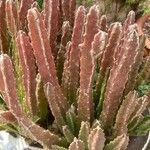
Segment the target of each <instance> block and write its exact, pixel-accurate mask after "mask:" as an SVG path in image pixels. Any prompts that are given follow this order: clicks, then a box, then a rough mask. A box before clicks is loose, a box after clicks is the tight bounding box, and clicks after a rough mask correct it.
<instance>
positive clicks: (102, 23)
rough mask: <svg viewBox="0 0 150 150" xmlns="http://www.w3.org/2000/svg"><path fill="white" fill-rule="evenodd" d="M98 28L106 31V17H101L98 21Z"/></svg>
mask: <svg viewBox="0 0 150 150" xmlns="http://www.w3.org/2000/svg"><path fill="white" fill-rule="evenodd" d="M99 28H100V30H102V31H105V32H106V31H107V17H106V15H103V16H101V18H100V21H99Z"/></svg>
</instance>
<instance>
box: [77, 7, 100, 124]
mask: <svg viewBox="0 0 150 150" xmlns="http://www.w3.org/2000/svg"><path fill="white" fill-rule="evenodd" d="M98 14H99V13H98V8H97V7H96V6H93V7H91V8H90V10H89V13H88V15H87V20H86V25H85V26H86V27H85V34H84V40H83V43H82V44H81V45H80V53H81V56H80V91H79V99H78V114H79V118H80V120H82V121H92V118H93V117H92V116H93V102H92V83H93V73H94V65H95V64H94V60H93V54H92V52H91V48H92V41H93V39H94V35H95V34H96V33H97V32H98Z"/></svg>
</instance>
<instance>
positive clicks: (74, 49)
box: [63, 6, 85, 102]
mask: <svg viewBox="0 0 150 150" xmlns="http://www.w3.org/2000/svg"><path fill="white" fill-rule="evenodd" d="M84 20H85V9H84V7H83V6H81V7H79V8H78V10H77V12H76V17H75V23H74V28H73V34H72V38H71V42H72V43H71V45H70V46H71V47H70V52H69V58H67V59H66V61H68V67H67V68H64V69H68V71H66V70H64V72H68V73H69V74H68V78H69V80H68V81H65V82H64V83H63V88H64V89H65V88H66V87H67V89H68V92H67V95H68V97H70V98H71V99H70V101H71V102H74V100H75V98H76V91H77V89H78V87H79V69H80V66H79V61H80V48H79V44H80V43H81V42H82V38H83V27H84Z"/></svg>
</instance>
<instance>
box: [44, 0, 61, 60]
mask: <svg viewBox="0 0 150 150" xmlns="http://www.w3.org/2000/svg"><path fill="white" fill-rule="evenodd" d="M59 3H60V2H59V0H45V1H44V22H45V27H46V29H47V36H48V40H49V44H50V47H51V50H52V53H53V56H54V57H56V54H57V52H56V39H57V34H56V33H57V32H58V23H59V16H60V10H59V9H60V4H59Z"/></svg>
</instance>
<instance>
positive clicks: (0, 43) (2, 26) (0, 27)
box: [0, 0, 8, 53]
mask: <svg viewBox="0 0 150 150" xmlns="http://www.w3.org/2000/svg"><path fill="white" fill-rule="evenodd" d="M0 18H1V21H0V49H1V51H2V52H3V53H8V43H7V42H8V39H7V24H6V12H5V0H1V1H0Z"/></svg>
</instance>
